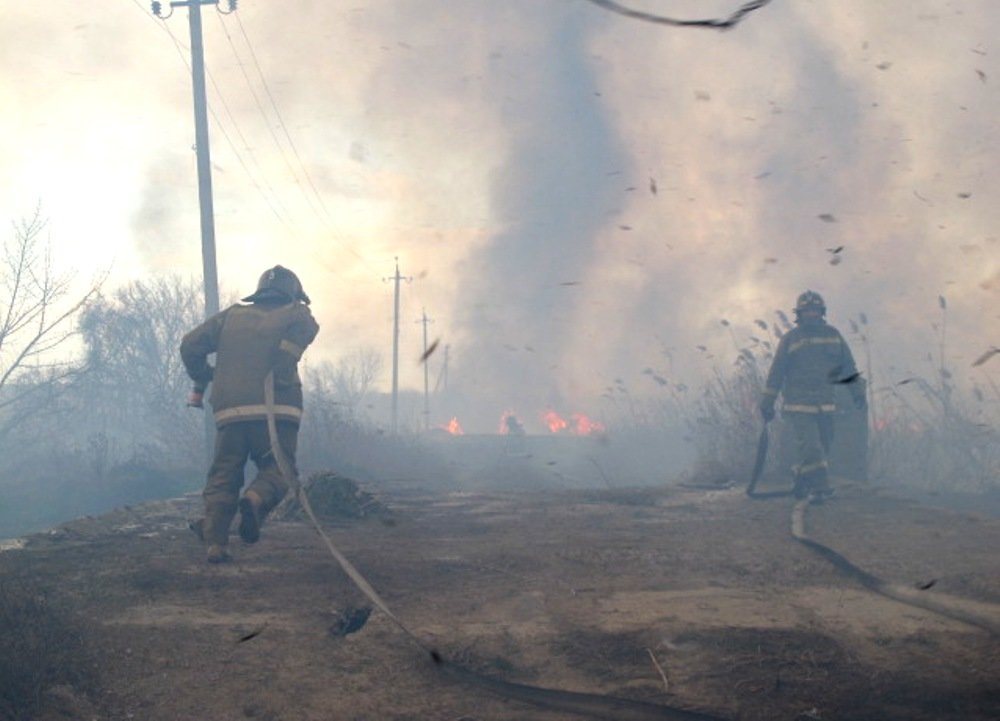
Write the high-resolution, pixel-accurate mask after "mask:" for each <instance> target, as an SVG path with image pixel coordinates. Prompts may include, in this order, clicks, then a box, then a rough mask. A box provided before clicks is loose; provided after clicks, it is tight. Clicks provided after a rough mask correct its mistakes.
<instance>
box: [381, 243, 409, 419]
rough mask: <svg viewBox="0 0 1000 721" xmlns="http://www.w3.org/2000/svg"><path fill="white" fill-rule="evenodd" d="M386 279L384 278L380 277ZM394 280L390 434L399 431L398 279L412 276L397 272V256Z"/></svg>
mask: <svg viewBox="0 0 1000 721" xmlns="http://www.w3.org/2000/svg"><path fill="white" fill-rule="evenodd" d="M382 280H383V281H384V280H387V279H386V278H383V279H382ZM392 280H394V281H395V292H394V295H393V315H392V435H396V433H397V432H398V431H399V281H401V280H405V281H407V282H409V281H411V280H413V279H412V278H403V277H402V276H401V275H400V274H399V258H398V257H397V258H396V274H395V275H394V276H393V277H392Z"/></svg>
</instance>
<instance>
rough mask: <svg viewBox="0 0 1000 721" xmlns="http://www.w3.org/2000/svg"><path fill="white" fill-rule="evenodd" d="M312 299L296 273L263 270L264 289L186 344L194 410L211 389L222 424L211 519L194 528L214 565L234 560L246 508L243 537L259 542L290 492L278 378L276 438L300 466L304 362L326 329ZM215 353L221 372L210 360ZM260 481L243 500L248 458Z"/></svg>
mask: <svg viewBox="0 0 1000 721" xmlns="http://www.w3.org/2000/svg"><path fill="white" fill-rule="evenodd" d="M308 306H309V296H307V295H306V294H305V291H303V289H302V284H301V283H300V282H299V279H298V277H297V276H296V275H295V273H293V272H292V271H290V270H288V269H287V268H284V267H282V266H280V265H276V266H275V267H273V268H270V269H269V270H266V271H264V274H263V275H261V277H260V281H259V282H258V283H257V290H256V291H255V292H254V293H253V294H252V295H249V296H247V297H246V298H243V302H242V303H240V304H237V305H233V306H230V307H229V308H226V309H225V310H223V311H222V312H221V313H218V314H216V315H214V316H212V317H211V318H209V319H208V320H206V321H205V322H204V323H202V324H201V325H199V326H198V327H197V328H195V329H194V330H192V331H190V332H189V333H187V334H186V335H185V336H184V338H183V339H182V340H181V347H180V353H181V359H182V360H183V362H184V367H185V368H186V369H187V372H188V375H189V376H191V379H192V380H193V381H194V384H195V387H194V390H193V391H192V394H191V398H190V399H189V405H193V406H197V407H200V406H201V403H202V393H203V392H204V390H205V388H206V387H207V386H208V384H209V383H210V382H211V383H212V389H211V394H210V398H209V405H210V406H211V409H212V411H213V415H214V419H215V426H216V429H217V432H216V436H215V455H214V458H213V460H212V464H211V466H210V468H209V471H208V479H207V481H206V483H205V490H204V493H203V497H204V501H205V517H204V518H203V519H201V520H199V521H197V522H195V523H193V524H192V526H191V528H192V530H194V531H195V533H196V534H197V535H198V536H199V537H200V538H201V539H202V541H203V542H204V544H205V546H206V548H207V560H208V562H209V563H224V562H226V561H229V560H231V557H230V555H229V552H228V550H227V545H228V541H229V526H230V524H231V523H232V521H233V518H234V517H235V516H236V513H237V510H239V514H240V521H239V535H240V538H242V539H243V541H244V542H246V543H256V542H257V540H258V539H259V538H260V526H261V523H262V522H263V520H264V518H265V517H266V516H267V514H268V512H269V511H271V510H272V509H273V508H274V507H275V506H277V505H278V503H279V502H280V501H281V499H282V498H283V497H284V495H285V493H286V492H287V491H288V483H287V481H286V479H285V478H283V477H282V473H281V470H280V469H279V467H278V464H277V462H276V460H275V457H274V453H273V452H272V448H271V439H270V438H269V436H268V428H267V414H268V411H269V409H268V406H267V405H266V404H265V402H264V382H265V378H266V377H267V375H268V373H269V372H271V371H273V372H274V376H273V377H274V404H273V407H272V408H271V409H270V411H271V412H272V413H273V415H274V417H275V425H276V427H277V436H278V438H277V440H278V444H279V445H280V447H281V450H282V451H283V452H284V455H285V456H286V457H287V458H288V461H289V464H290V465H291V467H292V469H293V470H294V468H295V449H296V444H297V441H298V429H299V421H300V419H301V417H302V382H301V381H300V380H299V374H298V362H299V359H300V358H301V357H302V353H303V352H304V351H305V349H306V347H307V346H308V345H309V344H310V343H312V341H313V339H314V338H315V337H316V334H317V332H318V331H319V325H317V323H316V321H315V320H314V319H313V316H312V313H311V312H310V310H309V307H308ZM212 353H215V354H216V357H215V366H214V367H213V366H212V365H210V364H209V362H208V356H209V355H210V354H212ZM248 459H249V460H252V461H253V462H254V465H255V466H256V467H257V475H256V477H255V478H254V479H253V481H252V482H251V483H250V484H249V485H248V487H247V489H246V491H245V492H244V493H243V496H242V497H240V490H241V488H242V487H243V482H244V476H243V471H244V467H245V466H246V463H247V460H248Z"/></svg>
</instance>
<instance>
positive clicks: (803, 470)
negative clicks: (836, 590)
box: [760, 290, 866, 502]
mask: <svg viewBox="0 0 1000 721" xmlns="http://www.w3.org/2000/svg"><path fill="white" fill-rule="evenodd" d="M825 315H826V304H825V303H824V301H823V298H822V297H821V296H820V294H819V293H816V292H815V291H811V290H807V291H806V292H804V293H802V294H801V295H800V296H799V297H798V300H797V301H796V303H795V328H793V329H792V330H790V331H789V332H788V333H786V334H785V335H784V336H782V338H781V341H780V342H779V343H778V348H777V350H776V351H775V354H774V360H773V362H772V363H771V369H770V371H769V372H768V375H767V381H766V384H765V388H764V392H763V394H762V397H761V401H760V413H761V416H762V417H763V419H764V422H765V423H768V422H770V421H771V420H772V419H773V418H774V413H775V410H774V406H775V401H776V400H777V397H778V395H779V394H781V396H782V407H781V417H782V419H783V420H785V421H786V422H787V423H788V424H789V425H790V426H791V428H792V431H793V433H794V436H795V440H796V446H797V456H798V463H797V464H796V466H795V467H794V473H795V496H796V497H797V498H806V497H811V498H812V499H813V500H815V501H817V502H822V500H823V499H824V498H826V497H828V496H830V495H832V493H833V489H832V487H831V486H830V480H829V456H830V446H831V444H832V442H833V427H834V426H833V420H834V411H835V410H836V406H835V404H834V390H835V388H836V386H837V385H840V384H843V385H845V387H846V388H847V389H848V390H849V391H850V393H851V398H852V399H853V401H854V404H855V406H856V407H857V408H858V409H859V410H862V409H864V408H865V405H866V402H865V389H864V383H863V382H861V380H860V377H859V374H858V370H857V367H856V366H855V363H854V357H853V355H852V354H851V349H850V348H849V347H848V345H847V341H845V340H844V337H843V336H842V335H841V334H840V331H838V330H837V329H836V328H834V327H833V326H831V325H829V324H828V323H827V322H826V320H825V317H824V316H825Z"/></svg>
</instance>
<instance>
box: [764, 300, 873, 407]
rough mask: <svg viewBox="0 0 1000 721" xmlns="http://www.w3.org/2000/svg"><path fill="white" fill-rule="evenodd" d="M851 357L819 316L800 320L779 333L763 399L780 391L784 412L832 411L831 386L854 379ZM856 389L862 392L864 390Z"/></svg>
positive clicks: (854, 370)
mask: <svg viewBox="0 0 1000 721" xmlns="http://www.w3.org/2000/svg"><path fill="white" fill-rule="evenodd" d="M857 374H858V371H857V368H856V366H855V364H854V356H852V355H851V349H850V348H849V347H848V345H847V341H845V340H844V337H843V336H842V335H841V334H840V331H838V330H837V329H836V328H834V327H833V326H831V325H828V324H827V323H826V322H825V321H823V320H822V319H818V320H816V321H814V322H811V323H801V324H799V325H797V326H796V327H795V328H793V329H792V330H790V331H788V332H787V333H786V334H785V335H784V336H782V338H781V341H780V342H779V343H778V349H777V350H776V351H775V354H774V361H773V362H772V364H771V370H770V372H769V373H768V375H767V382H766V384H765V388H764V394H763V395H764V400H765V401H767V400H768V399H770V400H771V401H772V402H773V400H774V398H775V397H777V395H778V393H779V392H780V393H781V394H782V396H783V398H784V404H783V406H782V410H783V411H784V412H792V413H794V412H799V413H821V412H823V413H832V412H833V411H834V410H835V405H834V400H833V399H834V395H833V394H834V387H835V386H836V384H838V383H847V384H849V387H850V388H851V389H852V390H853V388H854V387H855V386H856V387H858V388H859V389H860V387H861V384H858V383H853V382H852V381H854V380H855V379H857ZM859 392H861V393H863V391H860V390H859Z"/></svg>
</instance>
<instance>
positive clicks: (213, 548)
mask: <svg viewBox="0 0 1000 721" xmlns="http://www.w3.org/2000/svg"><path fill="white" fill-rule="evenodd" d="M205 560H206V561H208V562H209V563H228V562H229V561H232V560H233V557H232V556H230V555H229V551H227V550H226V547H225V546H220V545H219V544H218V543H212V544H209V546H208V551H207V553H206V554H205Z"/></svg>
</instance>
